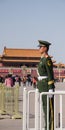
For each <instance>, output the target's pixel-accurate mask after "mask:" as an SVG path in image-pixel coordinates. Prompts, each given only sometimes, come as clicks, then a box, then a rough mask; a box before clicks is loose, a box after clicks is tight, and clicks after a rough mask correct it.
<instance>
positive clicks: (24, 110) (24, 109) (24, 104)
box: [23, 88, 27, 130]
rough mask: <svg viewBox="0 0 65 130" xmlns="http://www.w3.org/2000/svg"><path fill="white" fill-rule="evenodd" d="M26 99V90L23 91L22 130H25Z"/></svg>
mask: <svg viewBox="0 0 65 130" xmlns="http://www.w3.org/2000/svg"><path fill="white" fill-rule="evenodd" d="M26 99H27V91H26V88H24V90H23V130H26V125H27V124H26V123H27V121H26V109H27V104H26Z"/></svg>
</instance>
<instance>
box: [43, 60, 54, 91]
mask: <svg viewBox="0 0 65 130" xmlns="http://www.w3.org/2000/svg"><path fill="white" fill-rule="evenodd" d="M45 66H46V70H47V75H48V86H49V88H48V89H53V88H54V74H53V63H52V60H51V59H50V58H46V63H45Z"/></svg>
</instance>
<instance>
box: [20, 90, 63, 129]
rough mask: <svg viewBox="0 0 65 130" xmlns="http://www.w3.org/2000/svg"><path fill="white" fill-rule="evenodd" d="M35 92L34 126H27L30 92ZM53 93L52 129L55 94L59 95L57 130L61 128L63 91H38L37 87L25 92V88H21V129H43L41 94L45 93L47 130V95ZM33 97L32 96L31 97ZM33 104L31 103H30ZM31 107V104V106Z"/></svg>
mask: <svg viewBox="0 0 65 130" xmlns="http://www.w3.org/2000/svg"><path fill="white" fill-rule="evenodd" d="M31 93H34V94H35V105H34V106H35V114H34V115H35V127H34V128H32V129H31V128H30V127H29V124H30V122H29V118H30V117H29V115H30V110H29V108H30V103H29V102H30V94H31ZM50 94H52V95H54V130H56V129H57V128H56V95H59V97H60V118H59V122H60V126H59V129H58V130H62V129H63V128H62V96H63V95H65V91H56V92H42V93H39V91H38V89H35V90H30V91H28V92H27V90H26V88H24V90H23V130H43V129H44V128H42V127H43V126H42V124H43V123H42V122H43V119H42V118H43V114H42V95H47V130H49V123H48V122H49V114H48V113H49V95H50ZM33 98H34V97H33ZM32 105H33V104H32ZM31 107H32V106H31Z"/></svg>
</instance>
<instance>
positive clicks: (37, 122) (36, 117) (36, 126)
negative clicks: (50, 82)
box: [35, 89, 39, 130]
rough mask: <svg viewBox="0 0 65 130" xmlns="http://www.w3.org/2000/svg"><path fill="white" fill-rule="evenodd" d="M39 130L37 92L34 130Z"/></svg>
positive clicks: (37, 96) (36, 94) (36, 95)
mask: <svg viewBox="0 0 65 130" xmlns="http://www.w3.org/2000/svg"><path fill="white" fill-rule="evenodd" d="M38 129H39V91H38V89H36V91H35V130H38Z"/></svg>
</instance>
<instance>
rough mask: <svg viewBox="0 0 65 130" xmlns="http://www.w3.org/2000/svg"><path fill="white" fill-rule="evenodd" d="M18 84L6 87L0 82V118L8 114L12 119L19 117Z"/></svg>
mask: <svg viewBox="0 0 65 130" xmlns="http://www.w3.org/2000/svg"><path fill="white" fill-rule="evenodd" d="M18 99H19V86H18V85H15V86H14V87H7V86H5V85H4V84H0V118H4V115H8V116H9V117H10V118H12V119H18V118H19V119H20V118H21V114H20V112H19V100H18Z"/></svg>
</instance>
